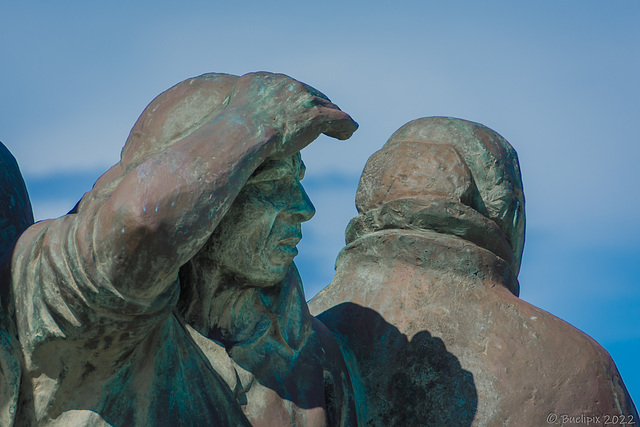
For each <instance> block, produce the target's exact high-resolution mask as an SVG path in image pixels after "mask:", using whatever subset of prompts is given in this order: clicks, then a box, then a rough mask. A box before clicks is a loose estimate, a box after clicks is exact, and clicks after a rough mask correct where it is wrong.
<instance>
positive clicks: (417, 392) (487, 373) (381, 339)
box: [309, 117, 638, 426]
mask: <svg viewBox="0 0 640 427" xmlns="http://www.w3.org/2000/svg"><path fill="white" fill-rule="evenodd" d="M356 206H357V208H358V212H359V215H358V216H357V217H355V218H354V219H353V220H352V221H351V223H350V224H349V226H348V227H347V231H346V240H347V246H345V248H344V249H343V250H342V251H341V252H340V254H339V256H338V260H337V262H336V274H335V277H334V280H333V282H332V283H331V284H330V285H329V286H328V287H327V288H325V289H324V290H323V291H322V292H320V293H319V294H318V295H317V296H316V297H315V298H314V299H313V300H312V301H311V302H310V303H309V307H310V310H311V312H312V313H313V314H318V318H319V319H320V320H321V321H322V322H323V323H324V324H325V325H326V326H327V327H328V328H329V329H330V330H331V331H332V332H333V333H334V335H335V336H336V338H337V339H338V340H339V342H340V343H341V348H342V350H343V353H344V354H345V356H346V359H347V362H348V364H349V367H350V370H351V372H352V373H353V378H354V389H355V393H356V401H357V402H359V406H358V412H359V417H360V419H361V421H362V422H363V423H366V424H367V425H376V426H395V425H397V426H404V425H438V426H445V425H446V426H462V425H477V426H494V425H509V426H527V425H546V424H547V423H550V424H553V423H555V422H556V421H557V422H558V423H560V422H565V424H566V423H569V421H563V418H562V416H580V415H587V416H600V415H609V416H610V417H613V416H617V417H618V418H616V419H617V420H618V421H620V420H621V419H623V420H626V422H630V421H636V420H637V419H638V417H637V412H636V409H635V407H634V404H633V402H632V401H631V398H630V396H629V394H628V392H627V390H626V388H625V386H624V384H623V383H622V379H621V378H620V375H619V373H618V371H617V369H616V367H615V365H614V363H613V360H612V359H611V357H610V356H609V354H608V353H607V352H606V351H605V350H604V349H603V348H602V347H601V346H600V345H598V344H597V343H596V342H595V341H594V340H593V339H591V338H590V337H589V336H587V335H586V334H584V333H582V332H581V331H579V330H577V329H576V328H574V327H572V326H571V325H569V324H567V323H565V322H563V321H562V320H560V319H558V318H556V317H555V316H552V315H551V314H549V313H547V312H545V311H543V310H540V309H538V308H536V307H534V306H532V305H530V304H528V303H526V302H524V301H522V300H520V299H519V298H518V293H519V284H518V280H517V275H518V271H519V268H520V260H521V257H522V249H523V246H524V229H525V216H524V195H523V190H522V181H521V177H520V168H519V164H518V159H517V156H516V153H515V151H514V150H513V148H512V147H511V145H510V144H509V143H508V142H507V141H506V140H505V139H504V138H502V137H501V136H500V135H498V134H497V133H495V132H493V131H492V130H490V129H488V128H486V127H484V126H482V125H480V124H477V123H472V122H468V121H465V120H460V119H453V118H447V117H429V118H422V119H418V120H414V121H412V122H409V123H407V124H406V125H404V126H403V127H402V128H400V129H399V130H398V131H396V132H395V133H394V134H393V135H392V136H391V138H390V139H389V141H388V142H387V143H386V144H385V145H384V147H383V148H382V149H381V150H380V151H378V152H376V153H375V154H374V155H373V156H371V158H370V159H369V161H368V162H367V165H366V166H365V168H364V171H363V173H362V177H361V178H360V184H359V187H358V191H357V195H356ZM621 416H622V417H625V418H620V417H621ZM549 417H551V418H549ZM554 417H555V418H554ZM602 422H605V421H604V420H602V419H601V421H600V423H602ZM636 422H637V421H636ZM592 423H593V420H592Z"/></svg>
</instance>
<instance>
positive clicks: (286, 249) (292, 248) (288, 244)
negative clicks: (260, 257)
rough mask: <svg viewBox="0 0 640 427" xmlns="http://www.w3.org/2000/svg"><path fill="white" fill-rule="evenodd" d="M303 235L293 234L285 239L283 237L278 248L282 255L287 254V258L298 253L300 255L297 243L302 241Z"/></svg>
mask: <svg viewBox="0 0 640 427" xmlns="http://www.w3.org/2000/svg"><path fill="white" fill-rule="evenodd" d="M300 239H302V236H300V235H297V236H291V237H287V238H285V239H282V240H280V241H279V242H278V250H279V253H280V254H282V256H283V257H284V256H286V257H287V258H291V259H293V258H294V257H295V256H296V255H298V248H296V245H297V244H298V243H299V242H300Z"/></svg>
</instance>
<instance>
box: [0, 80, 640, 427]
mask: <svg viewBox="0 0 640 427" xmlns="http://www.w3.org/2000/svg"><path fill="white" fill-rule="evenodd" d="M356 128H357V124H356V123H355V122H354V121H353V120H352V119H351V118H350V117H349V116H348V115H347V114H346V113H343V112H342V111H340V110H339V109H338V107H336V106H335V105H334V104H332V103H331V102H330V101H329V100H328V99H327V98H326V97H325V96H324V95H322V94H321V93H320V92H318V91H316V90H315V89H313V88H311V87H309V86H307V85H304V84H302V83H300V82H298V81H296V80H293V79H291V78H289V77H287V76H284V75H275V74H269V73H255V74H247V75H245V76H242V77H236V76H231V75H224V74H205V75H203V76H200V77H196V78H192V79H188V80H186V81H184V82H182V83H179V84H178V85H176V86H174V87H173V88H171V89H169V90H168V91H166V92H164V93H162V94H161V95H159V96H158V97H157V98H156V99H155V100H153V101H152V102H151V104H149V106H148V107H147V108H146V109H145V110H144V112H143V113H142V115H141V116H140V118H139V119H138V121H137V122H136V124H135V126H134V127H133V129H132V131H131V133H130V135H129V138H128V140H127V142H126V144H125V146H124V148H123V150H122V155H121V160H120V162H118V164H116V165H115V166H113V167H112V168H111V169H109V170H108V171H107V172H106V173H105V174H104V175H102V176H101V177H100V179H99V180H98V181H97V182H96V184H95V186H94V188H93V189H92V190H91V191H89V192H88V193H86V194H85V195H84V197H83V198H82V199H81V200H80V202H78V204H77V205H76V207H75V208H74V209H73V210H72V211H71V212H69V214H68V215H65V216H63V217H61V218H58V219H55V220H47V221H42V222H38V223H36V224H33V216H32V214H31V206H30V203H29V198H28V195H27V191H26V188H25V185H24V182H23V181H22V177H21V175H20V172H19V170H18V167H17V163H16V161H15V159H13V157H12V156H11V154H10V153H9V152H8V151H7V150H6V149H5V148H4V146H2V145H1V144H0V185H1V186H2V190H3V191H2V192H1V193H0V302H1V306H0V307H1V311H0V381H1V383H0V425H3V426H5V425H6V426H11V425H16V426H17V425H56V426H69V425H91V426H93V425H113V426H130V425H140V426H147V425H152V426H156V425H171V426H173V425H183V426H205V425H219V426H248V425H253V426H288V425H296V426H325V425H330V426H353V425H375V426H396V425H397V426H406V425H436V426H460V425H478V426H485V425H486V426H490V425H511V426H524V425H545V424H546V423H547V422H548V421H549V418H547V417H548V416H549V414H550V413H556V414H582V413H591V414H610V415H623V416H625V417H628V418H627V420H630V419H631V418H633V420H634V421H637V412H636V410H635V407H634V405H633V402H632V401H631V399H630V397H629V395H628V393H627V391H626V389H625V387H624V384H623V383H622V380H621V379H620V376H619V374H618V372H617V370H616V368H615V365H614V364H613V361H612V360H611V358H610V357H609V355H608V354H607V353H606V352H605V351H604V350H603V349H602V348H601V347H600V346H599V345H598V344H597V343H595V342H594V341H593V340H592V339H591V338H589V337H588V336H586V335H585V334H583V333H581V332H580V331H578V330H576V329H575V328H573V327H571V326H570V325H568V324H566V323H564V322H562V321H561V320H559V319H557V318H555V317H554V316H551V315H550V314H548V313H546V312H544V311H542V310H539V309H537V308H535V307H533V306H531V305H529V304H527V303H525V302H523V301H521V300H520V299H519V298H518V293H519V284H518V280H517V275H518V271H519V268H520V260H521V256H522V249H523V246H524V227H525V224H524V222H525V220H524V195H523V190H522V183H521V178H520V171H519V165H518V160H517V156H516V153H515V151H514V150H513V148H512V147H511V146H510V145H509V144H508V143H507V141H505V140H504V139H503V138H502V137H500V136H499V135H498V134H496V133H495V132H493V131H491V130H490V129H487V128H485V127H484V126H482V125H479V124H476V123H471V122H467V121H464V120H459V119H451V118H442V117H436V118H426V119H419V120H416V121H413V122H410V123H408V124H407V125H405V126H403V127H402V128H401V129H400V130H398V131H397V132H396V133H395V134H394V135H393V136H392V137H391V138H390V139H389V141H388V142H387V144H386V145H385V146H384V147H383V148H382V149H381V150H380V151H378V152H377V153H375V154H374V155H373V156H372V157H371V158H370V159H369V161H368V163H367V166H366V167H365V170H364V172H363V174H362V177H361V180H360V186H359V188H358V193H357V195H356V204H357V207H358V211H359V215H358V216H357V217H356V218H354V219H353V220H352V221H351V223H350V224H349V226H348V228H347V232H346V236H347V246H346V247H345V248H344V249H343V251H342V252H341V253H340V255H339V257H338V262H337V269H336V276H335V278H334V280H333V282H332V283H331V285H330V286H328V287H327V288H326V289H325V290H323V291H322V292H321V293H320V294H319V295H318V296H317V297H316V298H314V299H313V301H311V302H310V303H309V307H308V306H307V303H306V302H305V297H304V292H303V288H302V284H301V280H300V277H299V275H298V272H297V270H296V267H295V264H294V263H293V259H294V257H295V256H296V254H297V249H296V245H297V243H298V242H299V241H300V239H301V223H302V222H304V221H307V220H309V219H310V218H311V217H312V216H313V214H314V207H313V205H312V204H311V202H310V200H309V198H308V197H307V195H306V193H305V192H304V189H303V188H302V185H301V183H300V180H301V179H302V178H303V176H304V172H305V167H304V164H303V163H302V159H301V157H300V154H299V151H300V150H301V149H302V148H303V147H305V146H306V145H307V144H309V143H311V142H312V141H313V140H314V139H315V138H316V137H318V136H319V135H320V134H321V133H325V134H327V135H329V136H332V137H335V138H338V139H347V138H349V137H350V136H351V134H352V133H353V132H354V131H355V130H356ZM310 309H311V311H310ZM311 313H314V314H318V317H317V318H316V317H314V316H312V314H311ZM325 325H326V326H325ZM552 421H553V420H552Z"/></svg>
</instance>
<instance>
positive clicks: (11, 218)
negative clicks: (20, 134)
mask: <svg viewBox="0 0 640 427" xmlns="http://www.w3.org/2000/svg"><path fill="white" fill-rule="evenodd" d="M0 189H2V191H0V257H2V255H3V254H4V253H5V252H7V251H9V250H10V249H11V248H12V247H13V243H14V242H15V240H16V239H17V238H18V237H19V236H20V235H21V234H22V232H23V231H24V230H26V229H27V228H29V227H30V226H31V225H32V224H33V212H32V210H31V202H30V201H29V194H28V193H27V187H26V185H25V183H24V180H23V179H22V174H21V173H20V168H19V167H18V162H16V159H15V158H14V157H13V155H12V154H11V152H10V151H9V150H8V149H7V147H5V146H4V144H2V143H1V142H0Z"/></svg>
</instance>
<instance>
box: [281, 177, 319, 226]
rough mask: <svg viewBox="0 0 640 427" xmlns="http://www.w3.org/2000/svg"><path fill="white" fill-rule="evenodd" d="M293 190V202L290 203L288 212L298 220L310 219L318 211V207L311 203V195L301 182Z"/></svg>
mask: <svg viewBox="0 0 640 427" xmlns="http://www.w3.org/2000/svg"><path fill="white" fill-rule="evenodd" d="M292 191H293V194H292V200H291V201H292V203H291V204H290V205H289V207H288V209H287V213H288V214H289V215H291V216H292V218H294V219H295V220H296V221H300V222H304V221H309V220H310V219H311V218H313V216H314V215H315V213H316V208H315V207H314V206H313V203H311V199H309V195H308V194H307V192H306V191H305V190H304V187H303V186H302V184H300V183H298V185H297V186H296V187H295V188H294V189H293V190H292Z"/></svg>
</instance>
